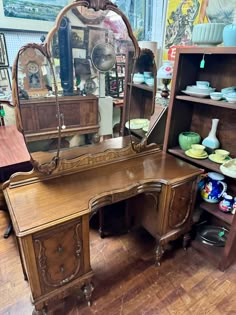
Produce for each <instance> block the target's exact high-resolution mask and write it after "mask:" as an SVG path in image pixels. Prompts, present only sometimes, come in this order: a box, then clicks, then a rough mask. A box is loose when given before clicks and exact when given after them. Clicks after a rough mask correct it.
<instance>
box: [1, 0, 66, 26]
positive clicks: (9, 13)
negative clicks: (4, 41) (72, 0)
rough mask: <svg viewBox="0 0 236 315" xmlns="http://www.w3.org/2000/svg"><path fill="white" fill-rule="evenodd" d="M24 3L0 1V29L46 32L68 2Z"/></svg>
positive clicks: (63, 0) (9, 0)
mask: <svg viewBox="0 0 236 315" xmlns="http://www.w3.org/2000/svg"><path fill="white" fill-rule="evenodd" d="M25 3H26V5H24V2H23V1H22V0H14V1H12V0H0V29H14V30H28V31H39V30H40V31H41V32H48V31H49V30H50V29H51V28H52V27H53V26H54V22H55V19H56V16H57V15H58V13H59V12H60V11H61V9H62V8H63V7H64V6H65V5H67V4H68V3H69V0H60V1H51V0H44V1H34V0H29V1H28V2H25ZM58 3H59V4H58ZM32 8H34V10H32Z"/></svg>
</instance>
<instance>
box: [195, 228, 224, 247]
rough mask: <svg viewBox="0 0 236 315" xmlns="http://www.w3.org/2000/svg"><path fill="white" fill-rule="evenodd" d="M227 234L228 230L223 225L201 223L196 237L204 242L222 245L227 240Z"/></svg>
mask: <svg viewBox="0 0 236 315" xmlns="http://www.w3.org/2000/svg"><path fill="white" fill-rule="evenodd" d="M228 234H229V231H228V230H227V229H226V228H224V227H220V226H214V225H203V226H201V227H200V228H199V229H198V232H197V238H198V240H200V241H201V242H202V243H204V244H207V245H211V246H217V247H223V246H225V243H226V241H227V237H228Z"/></svg>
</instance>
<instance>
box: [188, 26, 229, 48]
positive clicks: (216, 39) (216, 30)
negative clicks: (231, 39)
mask: <svg viewBox="0 0 236 315" xmlns="http://www.w3.org/2000/svg"><path fill="white" fill-rule="evenodd" d="M224 27H225V24H224V23H202V24H196V25H194V27H193V33H192V42H193V43H194V44H197V45H199V46H216V45H219V44H221V43H222V42H223V29H224Z"/></svg>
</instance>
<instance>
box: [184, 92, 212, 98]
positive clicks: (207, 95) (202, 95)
mask: <svg viewBox="0 0 236 315" xmlns="http://www.w3.org/2000/svg"><path fill="white" fill-rule="evenodd" d="M181 92H182V93H184V94H187V95H189V96H195V97H200V98H204V97H209V96H210V92H206V93H198V92H191V91H188V90H182V91H181Z"/></svg>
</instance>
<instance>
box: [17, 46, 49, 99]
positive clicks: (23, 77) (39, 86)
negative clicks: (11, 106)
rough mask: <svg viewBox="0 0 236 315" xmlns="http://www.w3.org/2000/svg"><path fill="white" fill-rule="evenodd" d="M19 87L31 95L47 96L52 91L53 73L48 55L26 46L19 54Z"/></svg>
mask: <svg viewBox="0 0 236 315" xmlns="http://www.w3.org/2000/svg"><path fill="white" fill-rule="evenodd" d="M17 75H18V77H19V80H20V83H19V87H20V88H21V89H23V90H24V91H25V92H26V93H27V94H28V95H29V97H39V96H47V95H48V93H49V91H52V88H53V83H52V79H51V78H52V75H51V73H50V67H49V64H48V61H47V59H46V57H45V56H44V55H43V54H42V53H41V51H40V50H38V49H34V48H31V47H29V48H26V49H25V50H24V51H23V52H22V53H21V54H20V56H19V68H18V74H17Z"/></svg>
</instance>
